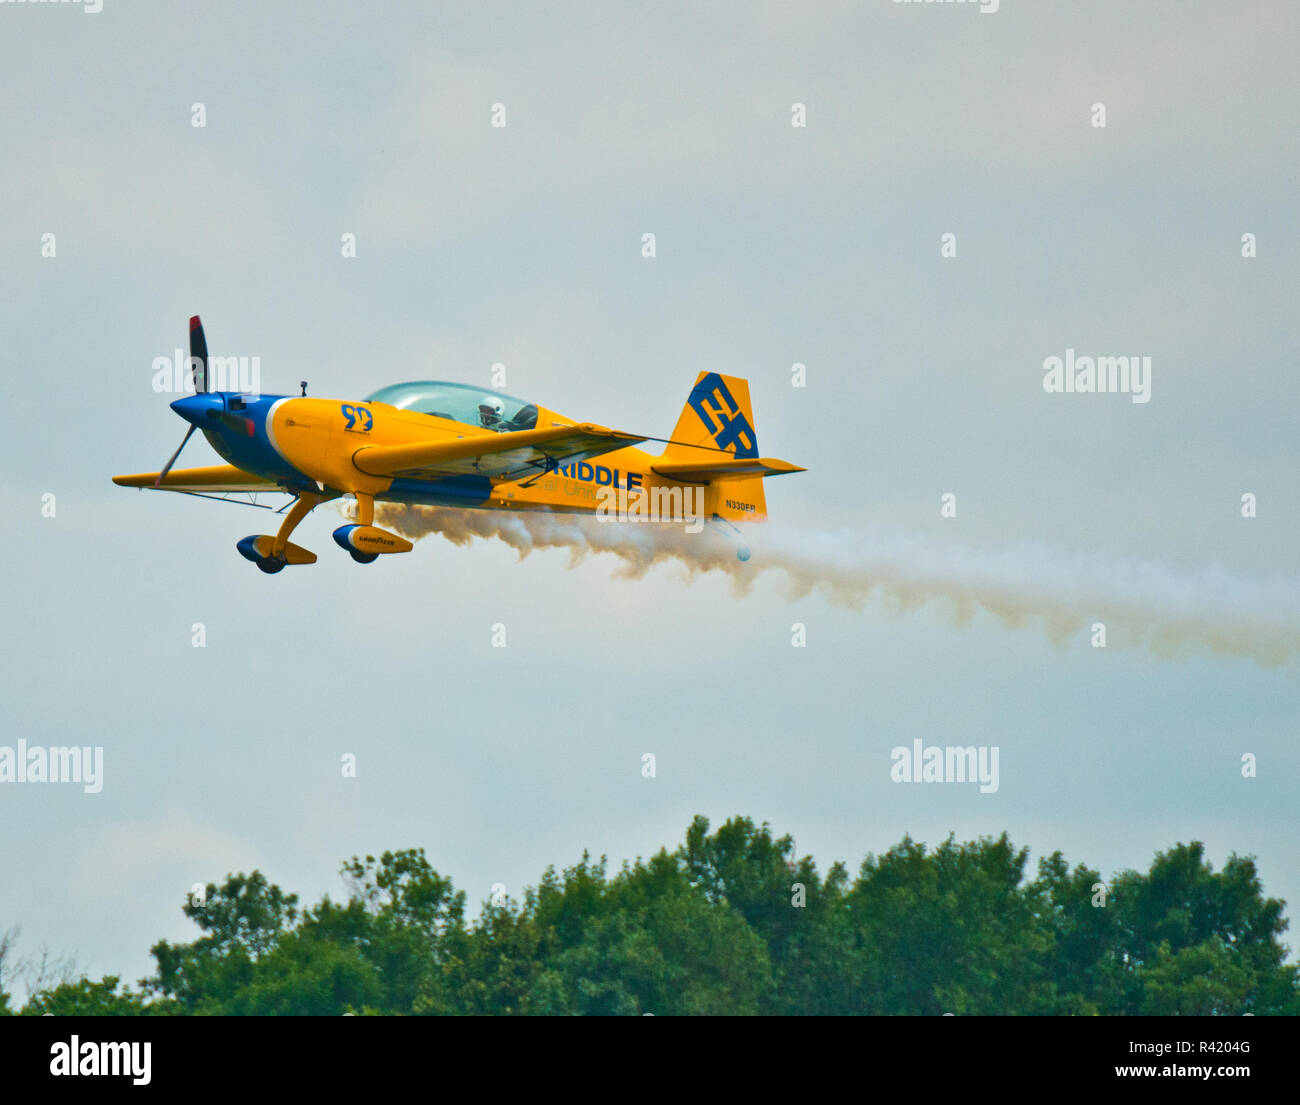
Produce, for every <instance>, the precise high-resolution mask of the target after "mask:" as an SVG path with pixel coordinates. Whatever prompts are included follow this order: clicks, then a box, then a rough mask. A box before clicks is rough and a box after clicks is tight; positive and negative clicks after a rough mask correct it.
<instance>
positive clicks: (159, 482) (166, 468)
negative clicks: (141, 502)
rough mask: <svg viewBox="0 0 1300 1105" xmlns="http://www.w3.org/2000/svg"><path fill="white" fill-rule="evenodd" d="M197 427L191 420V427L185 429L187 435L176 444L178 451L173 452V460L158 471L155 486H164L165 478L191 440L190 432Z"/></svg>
mask: <svg viewBox="0 0 1300 1105" xmlns="http://www.w3.org/2000/svg"><path fill="white" fill-rule="evenodd" d="M195 429H196V427H195V425H194V423H193V422H191V423H190V428H189V429H188V430H186V431H185V436H184V437H183V438H181V443H180V444H179V445H178V446H176V452H174V453H173V454H172V458H171V460H169V461H168V462H167V463H166V464H164V465H163V470H162V471H161V472H159V473H158V478H157V479H156V480H154V481H153V485H154V487H161V486H162V482H163V480H165V479H166V478H167V473H168V472H170V471H171V470H172V465H173V464H175V463H176V458H177V457H178V456H180V455H181V450H182V449H184V448H185V443H186V442H187V441H189V439H190V434H192V433H193V432H194V430H195Z"/></svg>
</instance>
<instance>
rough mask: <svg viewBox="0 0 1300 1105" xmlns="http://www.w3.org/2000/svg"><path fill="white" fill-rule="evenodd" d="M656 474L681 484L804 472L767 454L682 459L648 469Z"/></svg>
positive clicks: (796, 466)
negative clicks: (711, 458) (703, 459)
mask: <svg viewBox="0 0 1300 1105" xmlns="http://www.w3.org/2000/svg"><path fill="white" fill-rule="evenodd" d="M650 470H651V471H652V472H653V473H654V474H655V475H656V476H663V477H665V478H666V479H670V480H678V481H679V482H681V483H710V482H711V481H713V480H745V479H753V478H754V477H755V476H784V475H788V474H789V473H791V472H804V471H807V469H804V468H800V467H799V466H798V465H797V464H791V463H790V462H789V461H788V460H774V459H773V458H771V457H754V458H752V459H750V458H739V457H737V458H726V459H722V458H720V459H718V460H707V461H683V462H678V463H672V462H669V463H667V464H656V465H653V466H651V469H650Z"/></svg>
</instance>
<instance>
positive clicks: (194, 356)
mask: <svg viewBox="0 0 1300 1105" xmlns="http://www.w3.org/2000/svg"><path fill="white" fill-rule="evenodd" d="M190 379H191V380H193V381H194V392H195V394H196V395H203V394H205V393H206V392H207V390H208V339H207V338H205V337H204V336H203V323H202V321H201V320H200V319H199V316H198V315H193V316H191V318H190ZM209 413H210V414H214V415H215V414H217V412H216V411H210V412H209ZM231 417H232V418H237V417H238V416H237V415H232V416H231ZM241 421H244V422H248V429H247V431H246V432H247V433H249V434H251V433H252V432H253V424H252V422H249V421H248V419H246V418H245V419H242V420H241ZM234 428H235V429H243V427H242V426H235V427H234ZM194 430H195V425H194V423H193V422H191V423H190V428H189V429H188V430H186V431H185V436H184V437H183V438H181V443H180V444H179V445H178V446H177V447H176V452H174V453H173V454H172V455H171V459H170V460H169V461H168V462H167V463H166V464H164V465H163V470H162V471H161V472H159V473H158V478H157V479H155V480H154V481H153V485H154V487H161V486H162V482H163V480H165V479H166V478H167V473H168V472H170V471H171V470H172V465H173V464H175V463H176V458H177V457H179V456H180V455H181V450H182V449H184V448H185V444H186V442H188V441H189V439H190V435H191V434H193V433H194Z"/></svg>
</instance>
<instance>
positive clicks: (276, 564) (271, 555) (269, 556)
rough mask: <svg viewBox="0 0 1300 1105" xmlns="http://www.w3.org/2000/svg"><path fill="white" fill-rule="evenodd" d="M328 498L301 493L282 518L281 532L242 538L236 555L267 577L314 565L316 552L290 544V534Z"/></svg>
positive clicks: (256, 534) (237, 546)
mask: <svg viewBox="0 0 1300 1105" xmlns="http://www.w3.org/2000/svg"><path fill="white" fill-rule="evenodd" d="M327 498H328V496H326V495H317V494H316V493H315V492H308V491H304V492H300V493H299V495H298V498H297V500H296V501H295V502H294V504H293V508H292V509H291V510H290V511H289V513H288V514H286V515H285V518H284V523H283V524H282V525H281V526H280V532H279V533H277V534H276V535H275V536H274V537H268V536H266V534H264V533H255V534H253V536H251V537H245V538H244V539H243V540H242V541H240V542H239V543H238V544H236V546H235V548H237V549H238V550H239V555H240V556H242V557H243V558H244V559H245V560H251V561H252V562H253V563H254V564H256V565H257V566H258V567H259V568H260V569H261V570H262V571H264V572H266V573H267V574H268V575H271V574H274V573H275V572H278V571H280V570H281V569H282V568H283V567H284V566H285V565H286V564H314V563H316V554H315V553H313V552H308V551H307V550H306V549H300V548H299V547H298V546H297V545H291V544H289V534H291V533H292V532H293V531H294V529H295V528H296V527H297V525H298V523H299V522H301V521H302V520H303V519H304V518H306V517H307V515H308V514H310V513H311V512H312V511H313V510H314V509H315V508H316V507H317V506H318V505H319V504H321V503H323V502H324V501H325V500H326V499H327Z"/></svg>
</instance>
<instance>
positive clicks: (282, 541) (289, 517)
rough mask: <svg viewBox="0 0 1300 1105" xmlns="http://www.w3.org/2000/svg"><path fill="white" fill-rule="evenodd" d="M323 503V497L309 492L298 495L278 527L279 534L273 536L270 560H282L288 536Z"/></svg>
mask: <svg viewBox="0 0 1300 1105" xmlns="http://www.w3.org/2000/svg"><path fill="white" fill-rule="evenodd" d="M324 501H325V496H324V495H317V494H315V493H314V492H311V491H303V492H300V493H299V495H298V501H297V502H296V503H294V504H293V509H292V510H290V511H289V513H288V514H286V515H285V516H284V522H283V523H281V525H280V532H279V533H277V534H276V535H275V543H274V544H273V545H272V546H271V558H272V559H273V560H283V559H284V550H285V547H286V546H287V545H288V544H289V534H291V533H292V532H293V531H294V530H295V529H297V528H298V523H299V522H301V521H302V520H303V519H304V518H306V517H307V515H308V514H310V513H311V512H312V511H313V510H315V509H316V508H317V507H318V506H319V505H320V504H321V503H322V502H324Z"/></svg>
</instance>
